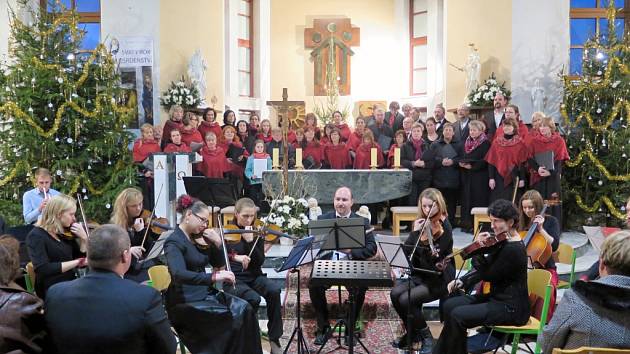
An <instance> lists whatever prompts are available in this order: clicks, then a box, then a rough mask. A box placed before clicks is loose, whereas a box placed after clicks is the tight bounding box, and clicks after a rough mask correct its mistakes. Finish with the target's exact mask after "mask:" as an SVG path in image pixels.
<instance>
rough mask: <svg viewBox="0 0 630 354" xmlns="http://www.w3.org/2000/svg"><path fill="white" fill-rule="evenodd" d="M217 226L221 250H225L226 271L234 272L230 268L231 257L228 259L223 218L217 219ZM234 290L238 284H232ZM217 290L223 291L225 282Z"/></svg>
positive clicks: (220, 283) (218, 285)
mask: <svg viewBox="0 0 630 354" xmlns="http://www.w3.org/2000/svg"><path fill="white" fill-rule="evenodd" d="M217 224H218V226H219V237H220V238H221V248H222V249H223V257H225V269H226V270H227V271H228V272H231V271H232V267H230V257H228V252H227V247H226V246H225V236H224V234H223V221H222V220H221V216H219V218H218V219H217ZM232 286H234V288H236V284H232ZM217 289H218V290H219V291H223V282H218V284H217Z"/></svg>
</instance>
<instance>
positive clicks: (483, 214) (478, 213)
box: [470, 207, 490, 235]
mask: <svg viewBox="0 0 630 354" xmlns="http://www.w3.org/2000/svg"><path fill="white" fill-rule="evenodd" d="M470 215H472V216H473V220H474V222H473V223H474V226H473V234H474V235H476V234H477V232H478V231H479V224H481V223H482V222H490V217H489V216H488V208H479V207H477V208H472V209H471V210H470Z"/></svg>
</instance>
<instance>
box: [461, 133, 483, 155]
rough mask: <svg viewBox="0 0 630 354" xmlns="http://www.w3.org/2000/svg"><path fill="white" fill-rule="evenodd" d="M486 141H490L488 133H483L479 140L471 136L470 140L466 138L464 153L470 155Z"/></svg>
mask: <svg viewBox="0 0 630 354" xmlns="http://www.w3.org/2000/svg"><path fill="white" fill-rule="evenodd" d="M486 139H488V137H487V136H486V133H483V132H482V133H481V135H479V136H478V137H477V139H473V137H472V136H470V135H469V136H468V138H466V142H465V143H464V151H465V152H466V153H467V154H470V153H471V152H472V151H473V150H475V149H476V148H478V147H479V145H481V143H483V142H484V141H486Z"/></svg>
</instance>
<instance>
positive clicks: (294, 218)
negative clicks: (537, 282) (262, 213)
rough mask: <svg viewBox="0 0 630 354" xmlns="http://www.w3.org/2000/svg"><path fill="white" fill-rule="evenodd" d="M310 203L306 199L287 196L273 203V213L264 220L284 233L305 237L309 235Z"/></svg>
mask: <svg viewBox="0 0 630 354" xmlns="http://www.w3.org/2000/svg"><path fill="white" fill-rule="evenodd" d="M308 220H309V219H308V202H307V201H306V199H304V198H298V199H296V198H293V197H290V196H288V195H285V196H284V198H282V199H276V200H272V201H271V212H270V213H269V215H267V216H266V217H264V218H262V221H263V222H269V223H270V224H273V225H276V226H278V227H280V228H281V229H282V231H284V232H286V233H288V234H290V235H294V236H298V237H303V236H306V234H307V233H308Z"/></svg>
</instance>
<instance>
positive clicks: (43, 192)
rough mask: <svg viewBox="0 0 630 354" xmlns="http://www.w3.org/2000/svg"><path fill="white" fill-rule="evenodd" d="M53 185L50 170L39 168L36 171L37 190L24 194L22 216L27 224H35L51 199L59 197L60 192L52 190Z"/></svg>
mask: <svg viewBox="0 0 630 354" xmlns="http://www.w3.org/2000/svg"><path fill="white" fill-rule="evenodd" d="M51 183H52V177H51V176H50V171H48V169H46V168H38V169H37V170H36V171H35V188H33V189H31V190H29V191H27V192H26V193H24V196H23V197H22V212H23V213H22V214H23V215H24V222H26V223H27V224H33V223H35V222H36V221H37V219H39V216H40V215H42V211H43V210H44V208H45V207H46V203H48V201H49V200H50V198H52V197H54V196H56V195H59V192H58V191H56V190H54V189H52V188H50V184H51Z"/></svg>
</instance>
